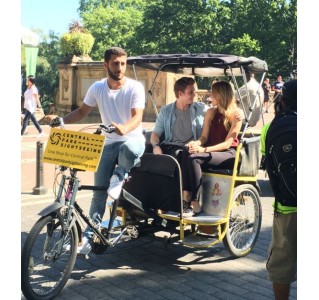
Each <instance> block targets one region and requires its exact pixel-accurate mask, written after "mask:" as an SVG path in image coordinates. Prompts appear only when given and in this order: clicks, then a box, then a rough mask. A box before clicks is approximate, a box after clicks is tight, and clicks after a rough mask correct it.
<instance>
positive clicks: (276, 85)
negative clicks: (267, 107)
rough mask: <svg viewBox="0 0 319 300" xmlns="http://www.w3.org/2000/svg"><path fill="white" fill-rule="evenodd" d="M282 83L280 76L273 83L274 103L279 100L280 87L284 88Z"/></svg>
mask: <svg viewBox="0 0 319 300" xmlns="http://www.w3.org/2000/svg"><path fill="white" fill-rule="evenodd" d="M284 83H285V82H284V81H282V77H281V75H279V76H278V77H277V81H275V83H274V85H273V86H272V90H273V91H275V94H274V101H277V100H279V99H278V97H279V96H280V95H281V91H282V87H283V86H284Z"/></svg>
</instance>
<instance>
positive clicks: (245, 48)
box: [229, 33, 260, 56]
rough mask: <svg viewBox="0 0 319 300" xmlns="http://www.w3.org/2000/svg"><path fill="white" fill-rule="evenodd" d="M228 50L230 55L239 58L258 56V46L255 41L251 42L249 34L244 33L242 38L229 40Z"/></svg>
mask: <svg viewBox="0 0 319 300" xmlns="http://www.w3.org/2000/svg"><path fill="white" fill-rule="evenodd" d="M229 49H230V50H229V52H230V53H236V55H239V56H258V52H259V51H260V46H259V42H258V41H257V40H253V39H252V38H251V37H250V36H249V34H247V33H244V35H243V37H239V38H237V39H231V40H230V45H229Z"/></svg>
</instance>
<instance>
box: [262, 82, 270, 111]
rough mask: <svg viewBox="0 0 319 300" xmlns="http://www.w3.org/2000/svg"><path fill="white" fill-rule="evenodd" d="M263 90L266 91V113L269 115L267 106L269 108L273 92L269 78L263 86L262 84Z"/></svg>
mask: <svg viewBox="0 0 319 300" xmlns="http://www.w3.org/2000/svg"><path fill="white" fill-rule="evenodd" d="M262 88H263V91H264V104H263V106H264V112H266V113H268V110H267V106H268V102H269V98H270V91H271V84H270V82H269V78H265V80H264V82H263V84H262Z"/></svg>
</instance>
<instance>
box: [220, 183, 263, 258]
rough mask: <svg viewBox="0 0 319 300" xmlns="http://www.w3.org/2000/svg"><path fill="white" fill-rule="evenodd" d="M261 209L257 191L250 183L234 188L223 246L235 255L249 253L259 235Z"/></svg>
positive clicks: (241, 255)
mask: <svg viewBox="0 0 319 300" xmlns="http://www.w3.org/2000/svg"><path fill="white" fill-rule="evenodd" d="M261 219H262V209H261V202H260V197H259V193H258V191H257V190H256V188H255V187H254V186H253V185H251V184H242V185H239V186H237V187H235V188H234V193H233V200H232V205H231V209H230V214H229V222H228V225H227V226H228V228H227V232H226V235H225V237H224V239H223V243H224V246H225V247H226V249H227V250H228V251H229V253H230V254H231V255H233V256H235V257H243V256H246V255H247V254H248V253H250V252H251V251H252V249H253V247H254V245H255V243H256V241H257V238H258V236H259V232H260V227H261Z"/></svg>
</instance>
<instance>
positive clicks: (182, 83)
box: [174, 77, 195, 98]
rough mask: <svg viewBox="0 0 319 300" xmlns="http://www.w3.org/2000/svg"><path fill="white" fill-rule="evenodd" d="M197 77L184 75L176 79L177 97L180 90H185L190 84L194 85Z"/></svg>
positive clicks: (175, 89) (175, 90) (175, 91)
mask: <svg viewBox="0 0 319 300" xmlns="http://www.w3.org/2000/svg"><path fill="white" fill-rule="evenodd" d="M194 84H195V79H194V78H192V77H182V78H180V79H178V80H176V82H175V84H174V93H175V96H176V98H178V92H183V93H184V92H185V90H186V88H187V86H188V85H194Z"/></svg>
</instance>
